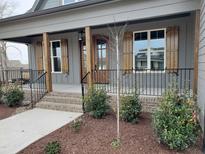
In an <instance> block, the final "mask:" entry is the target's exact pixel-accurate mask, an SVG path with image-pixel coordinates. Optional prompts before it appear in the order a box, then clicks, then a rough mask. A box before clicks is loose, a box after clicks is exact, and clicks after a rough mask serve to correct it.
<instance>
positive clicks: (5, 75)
mask: <svg viewBox="0 0 205 154" xmlns="http://www.w3.org/2000/svg"><path fill="white" fill-rule="evenodd" d="M5 84H6V85H8V84H16V85H18V86H19V87H20V88H21V89H22V90H24V91H25V92H29V93H30V102H31V105H32V107H33V105H34V104H35V103H36V102H38V101H39V100H40V99H41V98H42V97H43V96H44V95H45V94H46V93H47V89H46V72H44V70H32V69H22V68H15V69H6V70H0V85H5Z"/></svg>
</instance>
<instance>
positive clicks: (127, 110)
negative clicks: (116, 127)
mask: <svg viewBox="0 0 205 154" xmlns="http://www.w3.org/2000/svg"><path fill="white" fill-rule="evenodd" d="M120 105H121V106H120V117H121V119H122V120H124V121H126V122H131V123H137V122H138V121H139V115H140V113H141V109H142V106H141V102H140V100H139V96H138V95H136V94H133V95H131V96H123V97H121V99H120Z"/></svg>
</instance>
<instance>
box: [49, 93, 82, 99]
mask: <svg viewBox="0 0 205 154" xmlns="http://www.w3.org/2000/svg"><path fill="white" fill-rule="evenodd" d="M47 96H61V97H75V98H82V94H81V93H62V92H50V93H49V94H47Z"/></svg>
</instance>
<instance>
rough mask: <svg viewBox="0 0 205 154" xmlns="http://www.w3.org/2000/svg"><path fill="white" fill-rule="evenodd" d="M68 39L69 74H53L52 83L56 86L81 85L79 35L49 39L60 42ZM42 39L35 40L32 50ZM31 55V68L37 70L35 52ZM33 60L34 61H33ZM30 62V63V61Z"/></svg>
mask: <svg viewBox="0 0 205 154" xmlns="http://www.w3.org/2000/svg"><path fill="white" fill-rule="evenodd" d="M62 38H64V39H68V52H69V67H70V68H69V74H63V73H52V81H53V83H54V84H80V80H81V79H80V49H79V43H78V33H77V32H72V33H64V34H55V35H49V39H50V40H51V41H52V40H60V39H62ZM41 40H42V38H35V39H34V40H33V45H32V48H34V46H35V42H37V41H41ZM30 55H31V58H30V60H31V68H33V69H35V66H36V64H35V63H36V62H35V58H33V57H35V50H32V54H30ZM32 59H33V60H32ZM29 62H30V61H29Z"/></svg>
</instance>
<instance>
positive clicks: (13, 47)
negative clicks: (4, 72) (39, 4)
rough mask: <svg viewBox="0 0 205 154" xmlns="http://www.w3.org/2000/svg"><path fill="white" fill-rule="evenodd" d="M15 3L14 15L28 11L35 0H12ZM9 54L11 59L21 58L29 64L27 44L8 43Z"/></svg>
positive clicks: (24, 62)
mask: <svg viewBox="0 0 205 154" xmlns="http://www.w3.org/2000/svg"><path fill="white" fill-rule="evenodd" d="M10 1H12V2H14V3H15V7H16V8H15V10H14V13H13V15H19V14H23V13H25V12H26V11H28V10H29V9H30V8H31V7H32V5H33V3H34V1H35V0H10ZM7 56H8V58H9V60H20V61H21V62H22V63H23V64H28V50H27V46H26V45H24V44H18V43H8V49H7Z"/></svg>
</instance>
